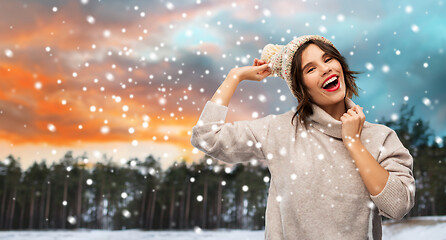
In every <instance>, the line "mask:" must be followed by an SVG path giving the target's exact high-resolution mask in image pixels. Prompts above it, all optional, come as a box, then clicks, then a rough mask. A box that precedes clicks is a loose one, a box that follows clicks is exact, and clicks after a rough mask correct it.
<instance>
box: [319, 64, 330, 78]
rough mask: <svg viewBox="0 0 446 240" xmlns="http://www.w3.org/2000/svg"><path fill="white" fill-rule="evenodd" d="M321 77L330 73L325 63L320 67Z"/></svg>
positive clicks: (328, 66)
mask: <svg viewBox="0 0 446 240" xmlns="http://www.w3.org/2000/svg"><path fill="white" fill-rule="evenodd" d="M321 71H322V76H325V75H327V74H329V73H330V72H331V67H330V65H328V64H327V63H324V64H322V66H321Z"/></svg>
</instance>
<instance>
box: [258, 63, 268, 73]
mask: <svg viewBox="0 0 446 240" xmlns="http://www.w3.org/2000/svg"><path fill="white" fill-rule="evenodd" d="M268 67H269V66H268V65H267V64H263V65H260V66H257V71H258V72H260V71H265V70H268Z"/></svg>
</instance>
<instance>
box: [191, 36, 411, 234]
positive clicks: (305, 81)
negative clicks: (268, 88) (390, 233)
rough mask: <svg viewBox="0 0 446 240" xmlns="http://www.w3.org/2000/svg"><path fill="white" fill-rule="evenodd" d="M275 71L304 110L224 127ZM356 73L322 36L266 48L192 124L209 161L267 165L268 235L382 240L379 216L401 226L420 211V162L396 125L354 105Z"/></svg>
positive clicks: (193, 140) (238, 71)
mask: <svg viewBox="0 0 446 240" xmlns="http://www.w3.org/2000/svg"><path fill="white" fill-rule="evenodd" d="M271 73H274V74H276V75H278V76H280V77H281V78H283V79H284V80H286V82H287V84H288V87H289V88H290V90H291V92H292V93H293V95H294V96H295V97H296V98H297V100H298V103H299V104H298V106H297V108H296V111H288V112H286V113H284V114H280V115H268V116H266V117H264V118H260V119H256V120H250V121H236V122H234V123H225V122H224V120H225V117H226V113H227V111H228V107H227V106H228V104H229V100H230V99H231V97H232V95H233V93H234V91H235V89H236V87H237V85H238V84H239V83H240V82H241V81H243V80H255V81H260V80H262V79H264V78H265V77H267V76H269V75H270V74H271ZM354 73H355V72H352V71H350V70H349V68H348V65H347V63H346V61H345V59H344V58H343V57H342V56H341V55H340V53H339V52H338V51H337V50H336V48H335V47H334V46H333V44H332V43H331V42H330V41H329V40H328V39H326V38H323V37H320V36H315V35H309V36H301V37H299V38H296V39H294V40H292V41H291V42H290V43H288V44H287V45H286V46H278V45H267V46H266V47H265V48H264V50H263V52H262V58H261V60H257V59H255V61H254V66H246V67H241V68H235V69H232V70H231V71H230V72H229V74H228V76H227V77H226V79H225V80H224V82H223V83H222V85H221V86H220V87H219V88H218V90H217V92H216V93H215V94H214V96H213V97H212V99H211V100H210V101H208V102H207V103H206V105H205V107H204V109H203V112H202V113H201V116H200V119H199V121H198V123H197V125H196V126H194V127H193V131H192V138H191V143H192V145H193V146H195V147H196V148H197V149H199V150H201V151H203V152H205V153H206V154H208V155H210V156H213V157H215V158H217V159H219V160H222V161H225V162H229V163H235V162H244V161H250V160H253V159H255V160H265V161H266V162H267V164H268V168H269V171H270V173H271V182H270V187H269V194H268V201H267V208H266V218H265V219H266V220H265V239H381V235H382V227H381V217H380V216H379V215H383V216H386V217H388V218H392V219H398V220H399V219H401V218H402V217H404V215H406V214H407V213H408V212H409V211H410V209H411V208H412V207H413V205H414V195H415V185H414V183H415V180H414V178H413V174H412V166H413V159H412V156H411V155H410V153H409V151H408V150H407V149H406V148H405V147H404V146H403V145H402V143H401V141H400V140H399V139H398V136H397V135H396V133H395V132H394V131H393V130H392V129H390V128H388V127H386V126H384V125H380V124H372V123H369V122H366V121H365V115H364V113H363V111H362V107H360V106H358V105H356V104H355V103H353V101H352V100H351V99H350V98H351V97H352V95H353V94H355V95H357V90H356V89H357V87H356V84H355V79H354V77H353V76H352V74H354ZM296 116H298V118H295V117H296ZM293 120H294V121H293ZM294 123H295V126H293V125H294Z"/></svg>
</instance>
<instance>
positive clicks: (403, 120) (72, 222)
mask: <svg viewBox="0 0 446 240" xmlns="http://www.w3.org/2000/svg"><path fill="white" fill-rule="evenodd" d="M413 113H414V108H413V107H412V108H410V107H409V106H407V105H403V106H402V108H401V110H400V114H399V118H398V120H396V121H390V120H386V119H384V118H383V119H382V120H381V121H380V122H381V123H382V124H385V125H387V126H389V127H391V128H393V129H394V130H395V131H396V132H397V134H398V136H399V137H400V140H401V141H402V142H403V144H404V146H405V147H406V148H408V149H409V151H410V152H411V154H412V156H413V157H414V169H413V172H414V176H415V181H416V202H415V206H414V208H413V209H412V210H411V211H410V212H409V214H408V215H406V217H405V218H408V217H411V216H426V215H445V214H446V204H444V203H445V202H446V188H445V186H446V184H445V183H446V147H445V145H446V144H443V146H441V145H440V144H438V143H437V142H435V141H434V142H432V143H431V144H429V139H431V138H432V136H433V133H432V130H430V128H429V123H428V122H425V121H423V120H422V119H416V120H414V119H413ZM445 141H446V137H443V143H444V142H445ZM19 160H20V159H17V158H16V157H14V156H12V155H9V156H8V157H7V158H6V159H4V160H3V161H2V162H0V201H1V202H0V229H3V230H8V229H76V228H90V229H128V228H139V229H145V230H152V229H191V228H194V227H200V228H203V229H215V228H242V229H252V230H259V229H263V227H264V223H265V219H264V217H265V216H264V214H265V210H266V201H267V193H268V188H269V182H270V181H269V180H270V173H269V171H268V168H267V167H266V166H265V165H264V164H262V163H261V162H248V163H243V164H234V165H227V164H223V163H222V162H219V161H217V160H215V159H213V158H212V157H210V156H207V155H205V156H204V157H203V158H202V159H201V160H200V161H198V162H195V163H191V164H186V161H182V162H175V163H174V164H173V165H172V166H170V167H169V168H167V169H166V170H164V171H163V170H162V169H161V167H160V163H159V160H157V159H155V158H154V157H153V156H152V155H149V156H148V157H146V158H145V159H137V158H133V159H128V160H127V162H126V163H125V164H121V165H118V164H117V163H116V162H115V161H113V159H112V158H109V157H107V156H106V155H104V156H103V159H102V161H100V162H97V163H94V164H93V163H91V162H90V161H89V159H88V156H87V155H86V154H83V155H81V156H74V155H73V152H72V151H68V152H67V153H66V154H65V155H64V157H63V158H62V159H60V161H59V162H55V163H52V164H51V165H47V163H46V161H42V162H40V163H34V164H33V165H32V166H31V167H29V168H28V169H27V170H25V171H22V169H21V167H20V165H19ZM384 218H385V217H384Z"/></svg>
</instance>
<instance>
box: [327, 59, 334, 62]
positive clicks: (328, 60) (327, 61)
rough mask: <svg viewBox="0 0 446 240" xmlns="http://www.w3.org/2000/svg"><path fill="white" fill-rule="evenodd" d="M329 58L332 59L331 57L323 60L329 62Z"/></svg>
mask: <svg viewBox="0 0 446 240" xmlns="http://www.w3.org/2000/svg"><path fill="white" fill-rule="evenodd" d="M331 59H333V58H327V60H325V62H329V61H330V60H331Z"/></svg>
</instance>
